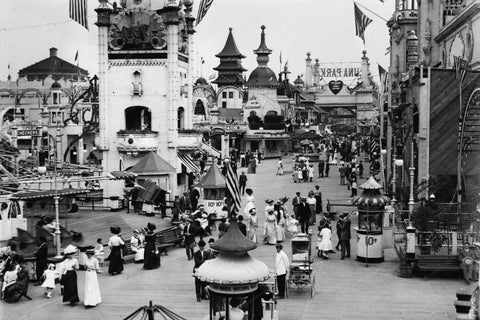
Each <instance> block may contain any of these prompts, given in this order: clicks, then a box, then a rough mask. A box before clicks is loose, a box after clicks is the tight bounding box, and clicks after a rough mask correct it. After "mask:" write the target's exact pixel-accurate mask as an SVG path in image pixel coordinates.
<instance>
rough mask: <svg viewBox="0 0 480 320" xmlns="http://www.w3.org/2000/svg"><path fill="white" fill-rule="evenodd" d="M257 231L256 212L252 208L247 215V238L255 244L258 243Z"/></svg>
mask: <svg viewBox="0 0 480 320" xmlns="http://www.w3.org/2000/svg"><path fill="white" fill-rule="evenodd" d="M257 230H258V217H257V211H256V210H255V208H252V209H250V212H249V215H248V224H247V236H248V238H249V239H250V240H252V241H253V242H255V243H258V239H257Z"/></svg>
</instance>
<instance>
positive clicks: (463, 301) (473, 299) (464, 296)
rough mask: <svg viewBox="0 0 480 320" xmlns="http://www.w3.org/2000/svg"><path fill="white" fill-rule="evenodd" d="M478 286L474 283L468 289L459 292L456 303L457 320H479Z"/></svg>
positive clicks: (464, 288)
mask: <svg viewBox="0 0 480 320" xmlns="http://www.w3.org/2000/svg"><path fill="white" fill-rule="evenodd" d="M477 303H478V284H477V283H472V284H470V285H469V286H468V287H463V288H460V289H458V290H457V301H455V311H456V317H455V319H456V320H463V319H472V320H473V319H478V318H477V316H478V305H477Z"/></svg>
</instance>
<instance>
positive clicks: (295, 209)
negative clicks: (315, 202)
mask: <svg viewBox="0 0 480 320" xmlns="http://www.w3.org/2000/svg"><path fill="white" fill-rule="evenodd" d="M299 205H300V192H297V195H296V196H295V197H294V198H293V199H292V206H293V213H294V214H295V219H297V220H298V206H299Z"/></svg>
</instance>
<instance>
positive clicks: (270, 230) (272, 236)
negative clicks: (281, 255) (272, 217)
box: [264, 222, 277, 244]
mask: <svg viewBox="0 0 480 320" xmlns="http://www.w3.org/2000/svg"><path fill="white" fill-rule="evenodd" d="M264 236H265V237H264V240H265V242H266V243H267V244H277V228H276V223H275V222H268V223H266V225H265V234H264Z"/></svg>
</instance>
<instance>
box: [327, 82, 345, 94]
mask: <svg viewBox="0 0 480 320" xmlns="http://www.w3.org/2000/svg"><path fill="white" fill-rule="evenodd" d="M328 87H329V88H330V91H332V93H333V94H335V95H336V94H337V93H339V92H340V91H342V88H343V81H341V80H332V81H330V82H329V83H328Z"/></svg>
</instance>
